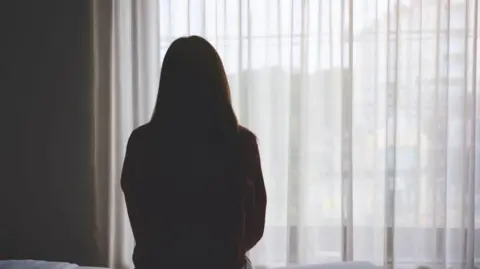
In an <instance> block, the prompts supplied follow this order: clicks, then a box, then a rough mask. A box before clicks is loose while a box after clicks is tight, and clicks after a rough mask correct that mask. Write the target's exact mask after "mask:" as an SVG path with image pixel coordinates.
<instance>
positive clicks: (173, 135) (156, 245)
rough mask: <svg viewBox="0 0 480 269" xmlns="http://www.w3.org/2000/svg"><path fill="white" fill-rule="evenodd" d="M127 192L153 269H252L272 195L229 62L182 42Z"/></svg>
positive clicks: (140, 267)
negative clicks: (251, 254) (241, 115)
mask: <svg viewBox="0 0 480 269" xmlns="http://www.w3.org/2000/svg"><path fill="white" fill-rule="evenodd" d="M121 187H122V190H123V192H124V194H125V200H126V204H127V210H128V215H129V218H130V224H131V226H132V230H133V234H134V237H135V243H136V244H135V250H134V253H133V262H134V264H135V267H136V268H137V269H144V268H189V269H191V268H199V266H200V268H212V269H215V268H219V269H220V268H222V269H229V268H232V269H233V268H242V266H243V267H251V264H250V262H249V261H248V259H247V258H246V255H245V254H246V252H247V251H248V250H250V249H251V248H252V247H253V246H254V245H255V244H256V243H257V242H258V241H259V240H260V238H261V237H262V235H263V230H264V225H265V208H266V202H267V201H266V200H267V198H266V192H265V186H264V182H263V176H262V171H261V166H260V157H259V152H258V147H257V143H256V137H255V135H254V134H253V133H252V132H250V131H249V130H247V129H246V128H244V127H241V126H239V124H238V121H237V118H236V116H235V113H234V110H233V108H232V104H231V101H230V90H229V86H228V82H227V78H226V74H225V70H224V68H223V65H222V62H221V60H220V57H219V55H218V54H217V52H216V51H215V49H214V48H213V46H212V45H210V43H208V42H207V41H206V40H205V39H203V38H201V37H198V36H191V37H184V38H179V39H177V40H175V41H174V42H173V43H172V44H171V46H170V48H169V49H168V51H167V53H166V55H165V59H164V62H163V66H162V71H161V76H160V86H159V90H158V97H157V102H156V105H155V111H154V113H153V116H152V119H151V121H150V122H149V123H148V124H146V125H143V126H141V127H139V128H137V129H136V130H134V131H133V132H132V134H131V135H130V138H129V141H128V145H127V152H126V156H125V160H124V164H123V171H122V178H121Z"/></svg>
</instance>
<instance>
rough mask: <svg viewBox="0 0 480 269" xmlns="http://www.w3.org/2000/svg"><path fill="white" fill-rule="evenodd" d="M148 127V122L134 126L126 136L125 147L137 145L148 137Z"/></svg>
mask: <svg viewBox="0 0 480 269" xmlns="http://www.w3.org/2000/svg"><path fill="white" fill-rule="evenodd" d="M149 129H150V128H149V124H148V123H147V124H144V125H141V126H139V127H137V128H135V129H134V130H133V131H132V133H131V134H130V137H129V138H128V143H127V147H130V148H132V147H135V148H136V147H138V146H139V144H140V143H142V141H145V140H146V138H147V137H148V134H149V133H150V131H149Z"/></svg>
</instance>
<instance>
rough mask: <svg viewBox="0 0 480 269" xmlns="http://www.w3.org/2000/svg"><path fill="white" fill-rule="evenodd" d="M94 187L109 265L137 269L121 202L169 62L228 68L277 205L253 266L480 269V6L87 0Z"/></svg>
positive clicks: (373, 0) (388, 0)
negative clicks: (130, 147) (198, 43)
mask: <svg viewBox="0 0 480 269" xmlns="http://www.w3.org/2000/svg"><path fill="white" fill-rule="evenodd" d="M92 1H93V3H94V5H93V6H94V12H93V14H94V16H93V27H94V48H95V54H94V58H95V66H94V77H95V85H94V86H95V87H94V94H93V99H94V100H93V104H94V107H93V109H94V112H95V113H94V114H95V121H94V122H95V133H94V145H95V158H94V160H95V163H94V165H95V170H96V173H95V183H96V190H97V193H96V204H97V213H98V214H97V228H98V234H97V238H98V242H99V247H100V249H101V250H102V251H103V252H102V255H104V256H103V257H105V262H106V263H108V264H109V265H110V266H112V267H114V268H129V267H132V264H131V252H132V248H133V245H134V241H133V238H132V235H131V231H130V226H129V222H128V217H127V215H126V210H125V206H124V201H123V195H122V193H121V190H120V187H119V177H120V170H121V165H122V162H123V156H124V153H125V146H126V141H127V139H128V136H129V134H130V132H131V131H132V129H133V128H135V127H137V126H139V125H141V124H143V123H145V122H147V121H148V120H149V118H150V116H151V113H152V111H153V106H154V102H155V99H156V91H157V89H158V80H159V74H160V68H161V63H162V59H163V56H164V55H165V52H166V49H167V48H168V45H169V44H170V43H171V42H172V41H173V40H174V39H176V38H177V37H180V36H185V35H192V34H195V35H200V36H203V37H205V38H206V39H208V40H209V41H210V42H211V43H212V44H213V45H214V46H215V48H216V49H217V50H218V52H219V54H220V55H221V57H222V59H223V62H224V65H225V68H226V71H227V74H228V78H229V83H230V86H231V91H232V98H233V102H234V107H235V109H236V112H237V115H238V117H239V120H240V122H241V123H242V124H243V125H245V126H247V127H249V128H250V129H251V130H252V131H254V132H255V133H256V134H257V136H258V138H259V147H260V153H261V157H262V165H263V169H264V174H265V182H266V185H267V192H268V208H267V223H266V229H265V235H264V238H263V239H262V240H261V242H260V243H259V244H258V245H257V246H256V247H255V248H254V249H253V251H251V253H249V255H250V257H251V259H252V261H253V263H254V264H255V265H257V266H259V268H260V267H267V268H270V267H276V266H284V265H288V264H317V263H325V262H332V261H350V260H361V261H370V262H373V263H375V264H378V265H386V266H388V267H387V268H392V267H395V268H414V267H415V266H418V265H421V264H428V265H430V266H432V268H473V266H474V264H476V265H477V266H479V263H480V230H479V229H480V176H479V172H480V171H478V168H479V167H480V165H477V164H479V161H480V160H479V158H478V157H477V156H480V155H479V154H478V153H480V147H479V145H478V142H480V141H479V140H478V138H479V137H480V136H479V135H478V132H479V130H477V124H476V123H477V122H479V121H478V114H479V112H478V108H477V102H478V96H477V86H478V85H479V79H478V78H477V76H478V73H479V70H478V68H477V67H478V66H479V64H478V61H477V56H478V52H477V48H478V41H477V37H478V2H477V1H476V0H355V1H354V0H261V1H260V0H109V1H103V0H92Z"/></svg>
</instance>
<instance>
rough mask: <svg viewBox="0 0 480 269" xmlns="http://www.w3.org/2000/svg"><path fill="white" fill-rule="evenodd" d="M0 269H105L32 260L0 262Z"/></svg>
mask: <svg viewBox="0 0 480 269" xmlns="http://www.w3.org/2000/svg"><path fill="white" fill-rule="evenodd" d="M0 269H106V268H101V267H86V266H79V265H76V264H73V263H66V262H47V261H34V260H5V261H0Z"/></svg>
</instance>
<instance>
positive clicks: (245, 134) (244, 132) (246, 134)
mask: <svg viewBox="0 0 480 269" xmlns="http://www.w3.org/2000/svg"><path fill="white" fill-rule="evenodd" d="M238 133H239V135H240V137H241V138H242V139H248V140H250V141H251V140H254V141H256V140H257V137H256V136H255V134H254V133H253V132H252V131H250V130H249V129H248V128H247V127H245V126H241V125H239V127H238Z"/></svg>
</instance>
